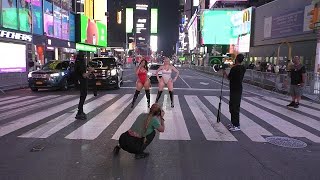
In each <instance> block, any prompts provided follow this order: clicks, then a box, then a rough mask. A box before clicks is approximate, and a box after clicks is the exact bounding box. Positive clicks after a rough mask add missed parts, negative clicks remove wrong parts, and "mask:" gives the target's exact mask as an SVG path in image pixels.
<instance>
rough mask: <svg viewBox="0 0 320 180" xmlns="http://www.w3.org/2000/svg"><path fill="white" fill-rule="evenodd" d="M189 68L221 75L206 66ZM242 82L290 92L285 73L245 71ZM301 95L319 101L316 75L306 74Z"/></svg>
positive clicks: (317, 77) (190, 66) (319, 81)
mask: <svg viewBox="0 0 320 180" xmlns="http://www.w3.org/2000/svg"><path fill="white" fill-rule="evenodd" d="M189 68H190V69H195V70H198V71H202V72H205V73H210V74H214V75H216V76H221V73H216V72H214V71H213V69H212V68H211V67H208V66H207V67H204V66H195V65H189ZM227 71H228V70H227ZM244 82H246V83H249V84H253V85H255V86H259V87H261V88H264V89H269V90H272V91H275V92H278V93H283V94H287V95H289V92H290V77H289V76H288V73H287V72H285V73H271V72H261V71H256V70H252V69H247V70H246V73H245V75H244ZM303 93H304V95H306V96H308V97H311V98H312V99H313V100H315V101H320V75H319V74H318V73H311V72H308V73H307V78H306V83H305V86H304V90H303Z"/></svg>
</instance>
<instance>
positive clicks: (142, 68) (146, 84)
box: [131, 59, 150, 108]
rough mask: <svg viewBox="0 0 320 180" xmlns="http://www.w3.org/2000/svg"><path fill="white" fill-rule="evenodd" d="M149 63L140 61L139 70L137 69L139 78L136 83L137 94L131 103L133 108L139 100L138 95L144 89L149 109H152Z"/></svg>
mask: <svg viewBox="0 0 320 180" xmlns="http://www.w3.org/2000/svg"><path fill="white" fill-rule="evenodd" d="M147 73H148V63H147V61H146V60H145V59H143V60H141V61H140V64H139V66H138V68H137V69H136V75H137V76H138V79H137V82H136V92H135V93H134V96H133V100H132V103H131V108H133V106H134V103H135V101H136V100H137V98H138V95H139V93H140V91H141V89H142V88H144V90H145V92H146V97H147V102H148V108H149V107H150V80H149V78H148V75H147Z"/></svg>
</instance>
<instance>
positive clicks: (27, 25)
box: [18, 0, 32, 32]
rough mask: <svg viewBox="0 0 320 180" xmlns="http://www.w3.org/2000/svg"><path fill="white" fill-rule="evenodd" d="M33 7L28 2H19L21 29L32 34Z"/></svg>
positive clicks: (23, 0)
mask: <svg viewBox="0 0 320 180" xmlns="http://www.w3.org/2000/svg"><path fill="white" fill-rule="evenodd" d="M30 8H31V6H30V3H29V2H26V0H20V1H18V9H19V16H18V17H19V20H20V27H19V29H20V30H21V31H24V32H31V23H32V14H31V9H30Z"/></svg>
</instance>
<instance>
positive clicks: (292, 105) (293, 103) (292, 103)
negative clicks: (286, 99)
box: [287, 101, 296, 107]
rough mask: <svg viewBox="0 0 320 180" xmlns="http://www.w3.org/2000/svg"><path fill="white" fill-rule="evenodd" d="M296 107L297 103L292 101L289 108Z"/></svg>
mask: <svg viewBox="0 0 320 180" xmlns="http://www.w3.org/2000/svg"><path fill="white" fill-rule="evenodd" d="M295 105H296V103H295V102H294V101H291V103H290V104H288V105H287V106H288V107H294V106H295Z"/></svg>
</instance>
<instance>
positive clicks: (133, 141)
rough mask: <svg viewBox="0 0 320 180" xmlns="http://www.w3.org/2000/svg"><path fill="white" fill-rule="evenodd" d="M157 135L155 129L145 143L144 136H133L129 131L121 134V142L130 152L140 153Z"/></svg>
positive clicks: (121, 145) (122, 147)
mask: <svg viewBox="0 0 320 180" xmlns="http://www.w3.org/2000/svg"><path fill="white" fill-rule="evenodd" d="M155 135H156V131H153V132H152V133H151V134H149V135H147V142H146V143H143V141H144V138H137V137H133V136H131V135H130V134H129V133H128V131H127V132H125V133H123V134H122V135H121V136H120V138H119V144H120V147H121V149H123V150H125V151H127V152H129V153H132V154H140V153H142V152H143V151H144V150H145V149H146V148H147V146H148V145H149V144H150V143H151V142H152V140H153V138H154V136H155Z"/></svg>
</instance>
